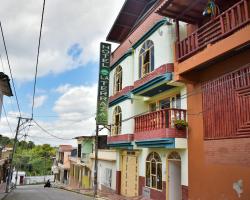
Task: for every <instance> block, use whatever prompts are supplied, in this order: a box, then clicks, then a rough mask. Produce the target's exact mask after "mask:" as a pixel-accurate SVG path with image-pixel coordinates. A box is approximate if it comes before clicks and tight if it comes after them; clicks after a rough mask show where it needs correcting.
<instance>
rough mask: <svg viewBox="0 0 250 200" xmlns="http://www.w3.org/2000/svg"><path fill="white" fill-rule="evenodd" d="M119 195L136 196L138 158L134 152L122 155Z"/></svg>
mask: <svg viewBox="0 0 250 200" xmlns="http://www.w3.org/2000/svg"><path fill="white" fill-rule="evenodd" d="M121 179H122V180H121V194H122V195H124V196H127V197H134V196H138V158H137V156H136V154H135V152H125V153H124V154H123V155H122V177H121Z"/></svg>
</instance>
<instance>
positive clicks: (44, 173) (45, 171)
mask: <svg viewBox="0 0 250 200" xmlns="http://www.w3.org/2000/svg"><path fill="white" fill-rule="evenodd" d="M46 156H47V154H46V153H45V155H44V170H43V171H44V172H43V175H44V183H45V182H46V180H45V179H46V173H47V170H46V158H47V157H46Z"/></svg>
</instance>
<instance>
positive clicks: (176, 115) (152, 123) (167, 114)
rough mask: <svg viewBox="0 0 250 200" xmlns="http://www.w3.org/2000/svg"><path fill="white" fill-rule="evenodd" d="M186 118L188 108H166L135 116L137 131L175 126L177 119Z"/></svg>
mask: <svg viewBox="0 0 250 200" xmlns="http://www.w3.org/2000/svg"><path fill="white" fill-rule="evenodd" d="M181 119H182V120H186V110H182V109H175V108H171V109H164V110H158V111H155V112H150V113H148V114H145V115H141V116H137V117H135V133H139V132H146V131H153V130H159V129H166V128H174V121H175V120H181Z"/></svg>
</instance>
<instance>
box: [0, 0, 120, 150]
mask: <svg viewBox="0 0 250 200" xmlns="http://www.w3.org/2000/svg"><path fill="white" fill-rule="evenodd" d="M123 3H124V0H105V1H103V0H91V1H87V0H53V1H49V0H47V1H46V5H45V14H44V22H43V32H42V40H41V49H40V58H39V65H38V77H37V87H36V97H35V106H34V119H35V121H36V122H37V123H38V124H40V125H41V126H42V127H43V128H44V129H46V130H48V131H49V133H52V134H53V135H56V136H57V137H60V138H63V139H65V140H63V139H56V138H55V137H53V136H50V135H49V134H47V133H45V132H44V131H41V129H39V128H38V127H37V126H36V125H35V124H34V123H31V126H28V127H26V128H24V130H22V131H21V132H20V135H19V138H20V139H24V137H22V136H23V135H24V134H25V133H28V137H27V138H26V140H32V141H34V142H35V143H36V144H43V143H49V144H51V145H54V146H55V145H59V144H75V141H74V140H70V139H71V138H73V137H76V136H80V135H93V134H94V132H95V111H96V95H97V81H98V68H99V44H100V42H101V41H105V38H106V36H107V34H108V32H109V30H110V28H111V26H112V24H113V23H114V21H115V19H116V16H117V15H118V13H119V11H120V9H121V7H122V5H123ZM42 4H43V0H36V1H34V0H1V6H0V20H1V22H2V26H3V30H4V34H5V40H6V44H7V49H8V54H9V59H10V65H11V68H12V72H13V78H14V82H15V86H16V91H17V97H18V100H19V103H20V108H21V113H22V116H24V117H30V116H31V106H32V95H33V84H34V74H35V64H36V53H37V45H38V37H39V28H40V21H41V12H42ZM116 46H117V45H116V44H112V48H113V49H114V48H115V47H116ZM0 55H1V61H2V62H0V71H3V72H4V73H6V74H7V75H9V70H8V65H7V61H6V55H5V52H4V46H3V42H2V38H0ZM3 102H4V108H5V110H6V114H7V119H8V121H7V119H6V117H5V115H4V109H3V110H2V114H1V121H0V134H1V135H4V136H9V137H14V132H15V129H16V125H17V116H18V110H17V105H16V101H15V97H6V96H5V97H4V100H3ZM8 122H9V124H10V127H11V128H10V127H9V126H8ZM28 129H29V130H28Z"/></svg>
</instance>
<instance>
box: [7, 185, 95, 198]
mask: <svg viewBox="0 0 250 200" xmlns="http://www.w3.org/2000/svg"><path fill="white" fill-rule="evenodd" d="M62 199H65V200H90V199H93V198H91V197H87V196H83V195H81V194H77V193H74V192H69V191H65V190H61V189H56V188H43V185H35V186H34V185H32V186H21V187H18V188H17V189H15V190H14V191H12V192H11V193H10V194H9V195H8V196H7V198H6V200H62Z"/></svg>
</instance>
